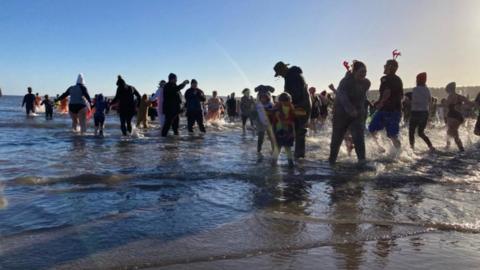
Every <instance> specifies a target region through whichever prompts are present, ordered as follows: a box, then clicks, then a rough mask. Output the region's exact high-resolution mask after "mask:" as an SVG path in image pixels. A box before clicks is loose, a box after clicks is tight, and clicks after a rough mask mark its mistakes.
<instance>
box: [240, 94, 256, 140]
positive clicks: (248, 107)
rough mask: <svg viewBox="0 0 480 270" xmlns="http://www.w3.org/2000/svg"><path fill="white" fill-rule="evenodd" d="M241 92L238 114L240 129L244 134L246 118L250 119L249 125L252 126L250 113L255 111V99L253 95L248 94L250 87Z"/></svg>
mask: <svg viewBox="0 0 480 270" xmlns="http://www.w3.org/2000/svg"><path fill="white" fill-rule="evenodd" d="M242 94H243V97H242V98H241V99H240V114H241V116H242V130H243V134H245V132H246V126H247V120H248V119H250V126H253V121H252V113H253V112H254V111H255V101H254V100H253V97H252V96H250V89H248V88H245V89H243V91H242Z"/></svg>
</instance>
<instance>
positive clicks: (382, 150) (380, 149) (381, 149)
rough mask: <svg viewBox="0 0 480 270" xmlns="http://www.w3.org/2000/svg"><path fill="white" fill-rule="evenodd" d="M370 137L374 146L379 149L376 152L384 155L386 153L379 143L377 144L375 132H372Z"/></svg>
mask: <svg viewBox="0 0 480 270" xmlns="http://www.w3.org/2000/svg"><path fill="white" fill-rule="evenodd" d="M370 135H371V136H372V138H373V141H374V142H375V144H376V145H377V146H378V148H379V150H378V151H379V152H380V153H385V152H386V150H385V148H383V147H382V146H381V145H380V143H379V142H378V138H377V132H373V133H371V134H370Z"/></svg>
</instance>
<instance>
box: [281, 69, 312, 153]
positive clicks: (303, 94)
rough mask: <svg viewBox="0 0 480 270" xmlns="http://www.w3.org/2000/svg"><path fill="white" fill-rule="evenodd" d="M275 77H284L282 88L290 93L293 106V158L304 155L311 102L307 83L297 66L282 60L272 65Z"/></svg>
mask: <svg viewBox="0 0 480 270" xmlns="http://www.w3.org/2000/svg"><path fill="white" fill-rule="evenodd" d="M273 70H274V71H275V77H278V76H281V77H283V78H284V79H285V87H284V90H285V92H287V93H288V94H290V96H291V98H292V104H293V106H294V108H295V152H294V156H295V158H304V157H305V137H306V135H307V125H308V120H309V118H310V114H311V109H312V102H311V100H310V95H309V94H308V90H307V84H306V83H305V79H304V78H303V75H302V73H303V71H302V69H300V68H299V67H297V66H293V67H290V68H289V67H288V65H287V64H285V63H283V62H281V61H280V62H278V63H277V64H275V66H274V67H273Z"/></svg>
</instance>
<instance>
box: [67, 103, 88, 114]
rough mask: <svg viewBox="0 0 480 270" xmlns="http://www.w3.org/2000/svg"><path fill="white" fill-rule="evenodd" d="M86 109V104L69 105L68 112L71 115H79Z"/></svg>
mask: <svg viewBox="0 0 480 270" xmlns="http://www.w3.org/2000/svg"><path fill="white" fill-rule="evenodd" d="M85 107H87V106H86V105H85V104H70V105H68V110H69V111H70V112H71V113H78V112H80V111H81V110H82V109H83V108H85Z"/></svg>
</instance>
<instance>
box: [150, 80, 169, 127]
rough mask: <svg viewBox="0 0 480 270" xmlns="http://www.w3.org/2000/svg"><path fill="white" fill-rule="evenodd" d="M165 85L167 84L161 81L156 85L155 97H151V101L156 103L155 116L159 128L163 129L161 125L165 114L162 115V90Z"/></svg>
mask: <svg viewBox="0 0 480 270" xmlns="http://www.w3.org/2000/svg"><path fill="white" fill-rule="evenodd" d="M165 84H167V82H166V81H164V80H161V81H160V83H159V84H158V88H157V91H156V92H155V95H154V96H153V97H152V99H155V100H156V101H157V116H158V122H159V124H160V127H163V125H164V124H165V114H163V98H164V95H163V88H164V87H165Z"/></svg>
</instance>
